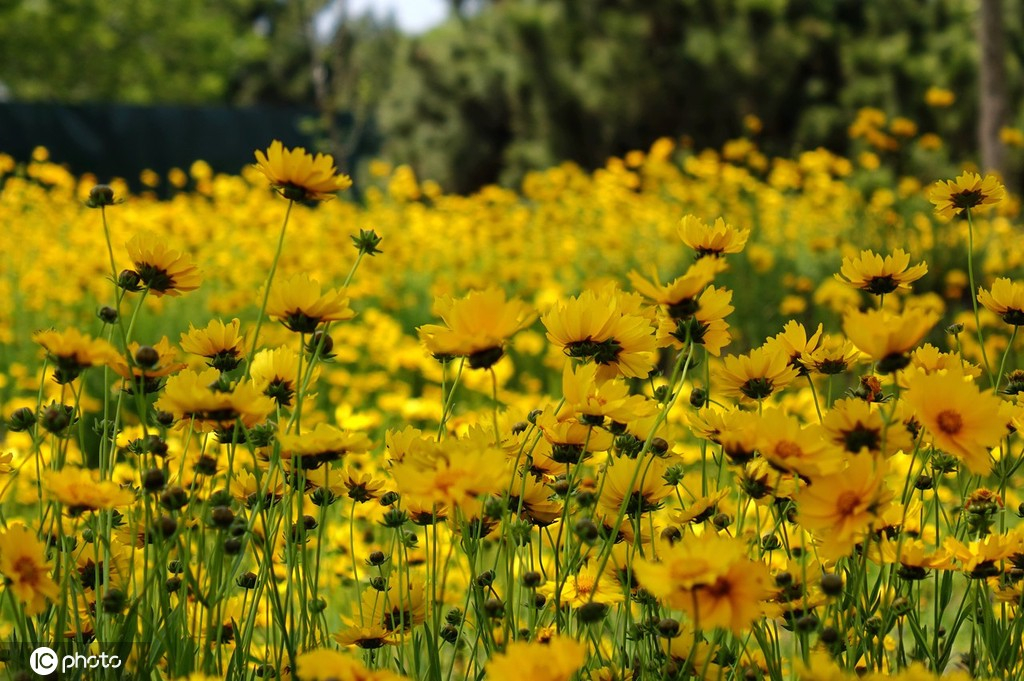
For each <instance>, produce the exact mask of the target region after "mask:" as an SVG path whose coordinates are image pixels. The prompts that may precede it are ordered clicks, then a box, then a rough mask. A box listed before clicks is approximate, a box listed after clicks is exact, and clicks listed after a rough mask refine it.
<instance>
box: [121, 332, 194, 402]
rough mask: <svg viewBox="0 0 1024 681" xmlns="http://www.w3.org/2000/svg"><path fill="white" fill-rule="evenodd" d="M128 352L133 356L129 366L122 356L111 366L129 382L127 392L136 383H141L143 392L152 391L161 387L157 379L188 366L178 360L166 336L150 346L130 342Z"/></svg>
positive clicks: (174, 349) (176, 352) (176, 353)
mask: <svg viewBox="0 0 1024 681" xmlns="http://www.w3.org/2000/svg"><path fill="white" fill-rule="evenodd" d="M128 354H129V355H131V357H133V358H134V361H133V362H132V365H131V366H129V365H128V362H126V361H125V360H124V358H123V357H122V358H121V359H119V360H118V361H117V362H116V363H115V364H114V365H113V366H112V367H111V368H113V370H114V372H115V373H117V375H118V376H120V377H121V378H124V379H127V380H128V381H130V382H131V384H132V386H130V387H129V392H131V391H132V390H134V389H135V386H136V385H141V386H142V390H143V392H144V393H146V394H150V393H154V392H156V391H157V390H159V389H160V387H161V382H160V380H159V379H161V378H164V377H165V376H168V375H170V374H173V373H174V372H175V371H181V370H182V369H184V368H185V367H186V366H188V365H187V364H185V363H184V362H179V361H178V351H177V349H176V348H175V347H174V346H173V345H171V341H170V340H168V338H167V337H166V336H164V337H163V338H161V339H160V341H159V342H157V343H156V344H155V345H152V346H148V345H147V346H143V345H140V344H139V343H131V344H130V345H129V346H128Z"/></svg>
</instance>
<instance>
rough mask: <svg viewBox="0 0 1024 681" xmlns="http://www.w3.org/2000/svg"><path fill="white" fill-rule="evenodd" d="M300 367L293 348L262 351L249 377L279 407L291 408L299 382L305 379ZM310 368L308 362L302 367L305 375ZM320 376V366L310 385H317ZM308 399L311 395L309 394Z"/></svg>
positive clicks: (312, 375) (316, 368)
mask: <svg viewBox="0 0 1024 681" xmlns="http://www.w3.org/2000/svg"><path fill="white" fill-rule="evenodd" d="M299 366H300V363H299V354H298V353H297V352H295V351H294V350H292V349H291V348H287V347H280V348H275V349H273V350H260V351H259V352H257V353H256V356H255V357H253V360H252V370H251V371H250V372H249V375H250V376H251V378H252V383H253V385H254V386H256V389H257V390H259V391H261V392H262V393H263V394H264V395H266V396H267V397H270V398H272V399H273V400H274V401H275V402H277V404H278V405H279V406H281V407H291V406H292V399H293V398H294V397H295V393H296V392H298V389H299V382H300V381H301V380H302V378H303V377H301V376H299ZM308 366H309V364H308V362H307V363H304V364H303V365H302V371H303V373H306V371H307V370H308ZM319 376H320V367H319V365H318V366H316V367H314V369H313V373H312V374H311V375H310V379H309V384H310V385H311V386H312V385H316V382H317V379H318V378H319ZM307 397H311V395H308V394H307Z"/></svg>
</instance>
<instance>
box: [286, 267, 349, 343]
mask: <svg viewBox="0 0 1024 681" xmlns="http://www.w3.org/2000/svg"><path fill="white" fill-rule="evenodd" d="M267 314H268V315H269V316H270V318H271V319H274V320H277V321H280V322H281V323H282V324H284V325H285V328H287V329H289V330H290V331H294V332H296V333H313V332H314V331H316V327H317V326H319V325H320V324H321V323H323V322H338V321H344V320H346V319H352V318H353V317H355V316H356V313H355V312H353V311H352V309H351V308H350V307H349V306H348V297H347V296H346V295H345V293H344V291H342V290H341V289H331V290H329V291H323V290H322V288H321V286H320V282H318V281H316V280H315V279H312V278H310V276H309V275H308V274H296V275H294V276H292V277H290V278H288V279H286V280H285V281H282V282H280V283H278V284H277V285H275V286H274V287H273V288H272V289H270V297H269V298H268V299H267Z"/></svg>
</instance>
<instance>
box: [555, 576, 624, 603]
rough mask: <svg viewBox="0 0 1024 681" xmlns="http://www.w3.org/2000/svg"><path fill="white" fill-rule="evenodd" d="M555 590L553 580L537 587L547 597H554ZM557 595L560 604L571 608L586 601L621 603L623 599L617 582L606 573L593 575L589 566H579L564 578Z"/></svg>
mask: <svg viewBox="0 0 1024 681" xmlns="http://www.w3.org/2000/svg"><path fill="white" fill-rule="evenodd" d="M557 590H558V589H557V584H556V583H555V582H548V583H547V584H544V585H543V586H541V587H540V588H539V589H537V591H538V592H539V593H541V594H543V595H545V596H547V597H549V598H551V597H554V596H555V594H556V592H557ZM558 596H559V603H560V604H561V605H568V606H569V607H572V608H580V607H583V606H584V605H586V604H587V603H604V604H606V605H607V604H612V603H621V602H622V600H623V596H622V589H621V587H620V586H619V584H617V583H615V581H614V580H612V579H610V578H609V576H607V575H602V576H600V577H599V576H598V575H595V574H594V568H593V567H591V566H588V567H585V568H581V569H580V571H579V572H578V573H576V574H575V575H573V576H572V577H570V578H569V579H567V580H565V583H564V584H563V585H562V591H561V593H559V594H558Z"/></svg>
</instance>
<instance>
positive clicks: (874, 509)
mask: <svg viewBox="0 0 1024 681" xmlns="http://www.w3.org/2000/svg"><path fill="white" fill-rule="evenodd" d="M885 470H886V469H885V465H884V463H883V462H879V461H875V460H874V459H872V458H871V457H869V456H857V457H853V458H852V459H850V465H849V467H848V468H846V470H843V471H840V472H836V473H832V474H830V475H824V476H821V477H817V478H814V479H812V481H811V484H810V485H808V486H807V487H804V488H803V489H802V490H800V492H798V493H797V495H796V503H797V518H798V520H799V523H800V524H801V525H802V526H803V527H804V528H806V529H807V530H809V531H811V532H813V533H815V535H816V536H817V537H819V538H820V539H821V540H822V543H823V547H822V548H823V551H824V553H825V554H826V556H827V557H829V558H838V557H839V556H843V555H847V554H849V553H850V551H852V550H853V547H854V545H855V544H856V543H857V541H859V540H860V538H861V537H862V536H863V534H864V533H865V532H866V531H867V530H868V528H869V527H871V525H872V524H873V523H874V522H875V521H876V520H877V519H878V517H879V516H880V515H881V513H882V511H883V510H884V507H885V505H886V504H887V503H888V502H889V501H890V500H891V499H892V497H893V493H892V491H891V490H889V489H888V488H887V487H886V486H885V482H884V480H885Z"/></svg>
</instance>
